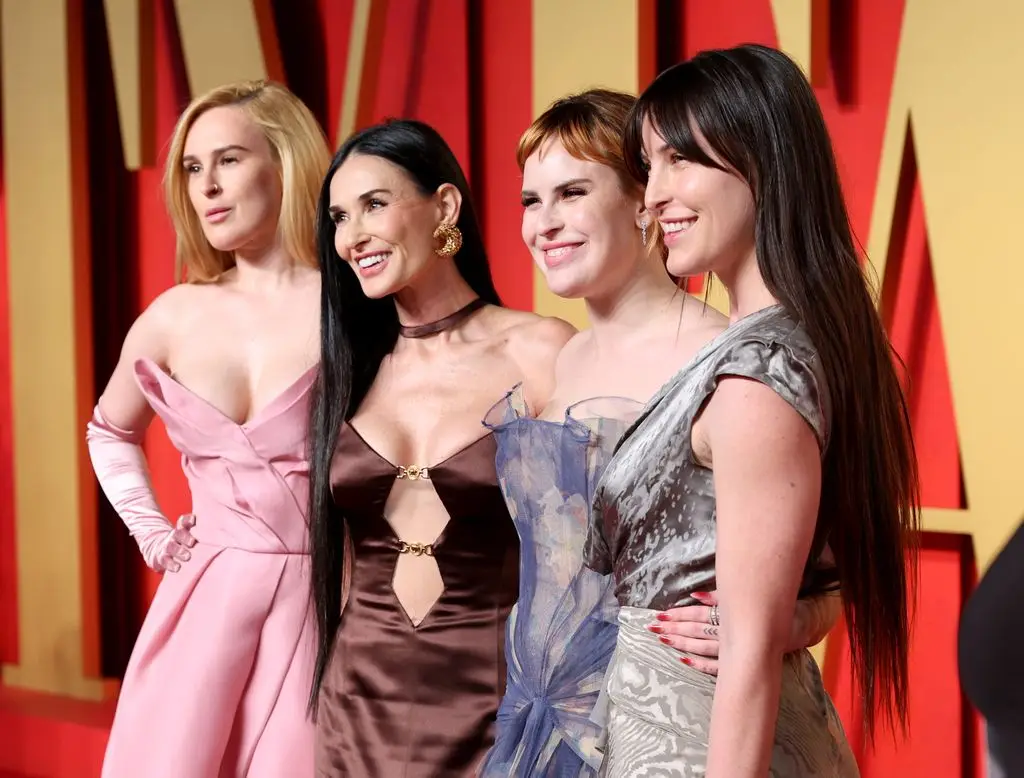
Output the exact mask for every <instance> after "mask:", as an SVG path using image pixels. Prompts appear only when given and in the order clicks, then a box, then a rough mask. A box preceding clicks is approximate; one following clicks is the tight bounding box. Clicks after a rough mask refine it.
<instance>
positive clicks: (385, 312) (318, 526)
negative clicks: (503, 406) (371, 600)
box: [309, 119, 501, 715]
mask: <svg viewBox="0 0 1024 778" xmlns="http://www.w3.org/2000/svg"><path fill="white" fill-rule="evenodd" d="M353 154H362V155H367V156H373V157H380V158H381V159H385V160H387V161H388V162H391V163H392V164H394V165H397V166H398V167H400V168H402V169H403V170H404V171H405V173H406V174H407V175H408V176H409V178H410V180H412V182H413V183H414V184H415V185H416V187H417V189H418V190H419V191H420V192H421V193H422V194H423V196H424V197H429V196H431V195H433V194H434V193H435V192H437V190H438V187H440V186H441V185H442V184H451V185H453V186H455V187H456V188H457V189H458V190H459V192H460V193H461V194H462V208H461V210H460V212H459V220H458V222H457V223H456V224H457V226H458V228H459V230H461V232H462V248H461V249H460V250H459V253H458V254H456V255H455V266H456V268H457V269H458V271H459V273H460V275H461V276H462V278H463V279H465V281H466V283H467V284H469V286H470V287H471V288H472V289H473V291H474V292H476V294H477V295H478V296H479V297H480V298H481V299H482V300H484V301H485V302H488V303H492V304H494V305H501V300H500V298H499V297H498V292H497V291H496V290H495V288H494V281H493V279H492V278H491V271H490V266H489V264H488V261H487V252H486V251H485V250H484V244H483V238H482V237H481V234H480V225H479V223H478V222H477V217H476V211H475V209H474V208H473V200H472V198H471V196H470V191H469V184H468V183H467V181H466V176H465V174H464V173H463V172H462V168H461V167H460V166H459V163H458V160H457V159H456V158H455V154H453V153H452V150H451V149H450V148H449V147H448V144H447V143H445V141H444V139H443V138H442V137H441V136H440V134H439V133H438V132H437V131H436V130H435V129H434V128H432V127H430V126H429V125H427V124H424V123H423V122H418V121H413V120H409V119H396V120H391V121H387V122H384V123H383V124H378V125H375V126H373V127H368V128H366V129H365V130H361V131H360V132H358V133H356V134H355V135H353V136H352V137H351V138H349V139H348V140H347V141H346V142H345V143H344V145H343V146H342V147H341V148H340V149H339V150H338V153H337V154H335V155H334V159H333V160H332V161H331V166H330V168H329V169H328V171H327V176H326V178H325V179H324V183H323V186H322V187H321V190H320V199H319V201H318V204H317V214H316V238H317V252H318V255H319V261H320V274H321V285H322V288H321V293H320V372H319V377H318V378H317V381H316V383H315V385H314V387H313V390H312V392H313V394H312V398H311V409H310V424H309V459H310V492H309V530H310V554H311V565H312V599H313V609H314V612H315V614H316V625H317V655H316V666H315V670H314V675H313V687H312V690H311V696H310V709H311V711H312V712H313V714H314V715H315V713H316V701H317V697H318V696H319V693H320V687H321V685H322V683H323V679H324V673H325V672H326V670H327V665H328V662H329V660H330V656H331V649H332V647H333V645H334V638H335V634H336V633H337V631H338V624H339V621H340V618H341V587H342V577H343V574H344V569H343V567H344V538H345V521H346V518H345V516H344V514H343V512H342V511H340V510H338V508H337V506H335V504H334V501H333V499H332V497H331V462H332V460H333V458H334V451H335V447H336V445H337V441H338V433H339V432H340V431H341V426H342V424H343V423H344V422H345V421H347V420H348V419H350V418H351V417H352V416H353V414H355V412H356V411H357V410H358V408H359V406H360V404H361V403H362V401H363V398H365V397H366V393H367V392H368V391H369V390H370V387H371V386H372V385H373V382H374V380H375V379H376V377H377V372H378V370H379V369H380V365H381V362H382V361H383V359H384V357H386V356H387V355H388V354H390V353H391V352H392V351H393V350H394V347H395V343H396V342H397V340H398V311H397V309H396V308H395V303H394V300H393V299H392V298H390V297H387V298H382V299H379V300H372V299H370V298H368V297H366V296H365V295H364V294H363V291H362V289H361V287H360V285H359V280H358V279H357V278H356V276H355V273H353V272H352V270H351V269H350V268H348V267H346V266H344V264H343V263H342V261H341V259H340V258H339V257H338V254H337V252H336V251H335V248H334V232H335V226H334V223H333V221H332V219H331V216H330V212H329V208H330V205H331V200H330V198H331V194H330V187H331V181H332V179H333V178H334V175H335V173H336V172H337V171H338V168H340V167H341V165H342V164H343V163H344V162H345V160H347V159H348V158H349V157H350V156H352V155H353Z"/></svg>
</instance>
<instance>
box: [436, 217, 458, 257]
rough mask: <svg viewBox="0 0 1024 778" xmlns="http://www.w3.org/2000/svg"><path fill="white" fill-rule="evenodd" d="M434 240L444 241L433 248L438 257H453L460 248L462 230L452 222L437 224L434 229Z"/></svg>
mask: <svg viewBox="0 0 1024 778" xmlns="http://www.w3.org/2000/svg"><path fill="white" fill-rule="evenodd" d="M434 240H438V241H444V243H442V244H441V247H440V248H437V249H434V252H435V253H436V254H437V255H438V256H439V257H454V256H455V255H456V254H458V253H459V249H461V248H462V231H461V230H460V229H459V228H458V227H456V226H455V225H454V224H439V225H438V226H437V229H436V230H434Z"/></svg>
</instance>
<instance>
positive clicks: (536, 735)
mask: <svg viewBox="0 0 1024 778" xmlns="http://www.w3.org/2000/svg"><path fill="white" fill-rule="evenodd" d="M641 407H642V406H641V405H640V403H636V402H634V401H631V400H625V399H617V398H596V399H593V400H586V401H584V402H582V403H577V404H576V405H574V406H572V407H570V408H569V409H568V410H567V411H566V414H565V418H564V420H563V421H561V422H558V421H547V420H544V419H536V418H532V417H531V416H529V414H528V412H527V410H526V404H525V402H524V400H523V396H522V392H521V390H520V388H519V387H517V388H516V389H514V390H512V391H511V392H510V393H509V394H508V395H507V396H506V397H505V398H504V399H503V400H502V401H501V402H500V403H498V404H497V405H495V406H494V408H492V409H491V411H490V413H489V414H488V416H487V418H486V419H485V420H484V424H485V425H486V426H487V427H488V428H490V429H491V430H492V432H493V433H494V435H495V438H496V442H497V461H496V465H497V471H498V481H499V484H500V486H501V489H502V491H503V493H504V496H505V501H506V503H507V504H508V508H509V512H510V513H511V515H512V519H513V521H514V522H515V524H516V527H517V529H518V531H519V538H520V575H519V581H520V583H519V601H518V603H517V605H516V607H515V608H514V609H513V611H512V614H511V615H510V617H509V619H508V623H507V634H506V641H505V654H506V660H507V664H508V680H507V686H506V690H505V697H504V699H503V700H502V703H501V707H500V708H499V711H498V728H497V737H496V740H495V745H494V748H493V749H492V750H491V752H490V753H489V754H488V756H487V758H486V760H485V762H484V765H483V768H482V772H481V775H482V776H485V777H487V778H491V777H496V776H502V778H505V777H506V776H524V777H525V776H531V777H533V778H575V777H576V776H596V775H597V770H598V768H599V767H600V763H601V753H600V752H599V751H598V749H597V745H598V743H599V742H600V737H601V734H602V721H601V719H602V716H601V706H600V705H599V699H603V698H602V690H603V687H604V674H605V670H606V668H607V667H608V662H609V660H610V659H611V655H612V651H613V650H614V648H615V640H616V636H617V626H616V615H617V609H618V605H617V603H616V601H615V597H614V593H613V590H612V580H611V577H610V576H604V575H600V574H598V573H595V572H594V571H593V570H590V569H589V568H587V567H585V566H584V565H583V543H584V541H585V539H586V537H587V533H588V529H589V525H590V505H591V498H592V496H593V492H594V488H595V487H596V485H597V482H598V480H599V478H600V476H601V474H602V472H603V471H604V467H605V465H606V464H607V462H608V460H609V459H610V457H611V453H612V450H613V448H614V446H615V443H616V442H617V441H618V439H619V437H620V436H621V435H622V433H623V432H624V431H625V429H626V427H627V426H628V424H629V423H630V422H631V421H632V420H633V419H634V418H635V417H636V416H637V415H638V413H639V411H640V409H641Z"/></svg>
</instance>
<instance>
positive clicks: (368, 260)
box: [359, 251, 388, 270]
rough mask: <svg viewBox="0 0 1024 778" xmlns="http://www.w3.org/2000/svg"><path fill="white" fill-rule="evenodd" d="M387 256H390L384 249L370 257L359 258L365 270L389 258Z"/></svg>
mask: <svg viewBox="0 0 1024 778" xmlns="http://www.w3.org/2000/svg"><path fill="white" fill-rule="evenodd" d="M387 256H388V252H386V251H382V252H381V253H379V254H371V255H370V256H368V257H362V258H361V259H360V260H359V267H361V268H363V269H364V270H365V269H366V268H368V267H373V266H374V265H379V264H380V263H381V262H383V261H384V260H385V259H387Z"/></svg>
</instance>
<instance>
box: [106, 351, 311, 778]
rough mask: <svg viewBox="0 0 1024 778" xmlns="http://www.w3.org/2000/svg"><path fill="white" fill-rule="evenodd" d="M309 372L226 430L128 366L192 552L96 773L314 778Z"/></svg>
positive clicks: (125, 694) (175, 391) (154, 613)
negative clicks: (167, 463) (183, 491)
mask: <svg viewBox="0 0 1024 778" xmlns="http://www.w3.org/2000/svg"><path fill="white" fill-rule="evenodd" d="M315 375H316V370H315V369H312V370H310V371H309V372H307V373H306V374H304V375H303V376H302V377H301V378H299V379H298V381H296V382H295V383H294V384H293V385H292V386H291V387H289V388H288V389H286V390H285V391H284V392H283V393H282V394H281V395H280V396H279V397H278V398H277V399H275V400H274V401H273V402H271V403H270V405H268V406H267V407H266V408H264V409H263V410H262V411H260V413H259V414H258V415H257V416H256V417H255V418H253V419H252V420H251V421H249V422H247V423H245V424H242V425H238V424H236V423H234V422H233V421H231V420H230V419H228V418H227V417H226V416H224V414H222V413H221V412H220V411H219V410H217V409H216V408H214V407H213V406H212V405H210V404H209V403H207V402H206V401H204V400H202V399H200V398H199V397H197V396H196V395H195V394H193V393H192V392H190V391H189V390H188V389H186V388H185V387H184V386H182V385H181V384H179V383H177V382H176V381H175V380H174V379H172V378H171V377H170V376H168V375H167V374H166V373H165V372H164V371H163V370H161V369H160V368H159V367H158V366H157V365H156V364H155V363H153V362H149V361H145V360H140V361H138V362H136V363H135V376H136V379H137V381H138V383H139V386H140V387H141V388H142V392H143V394H144V395H145V396H146V399H147V400H148V401H149V403H150V404H151V405H152V406H153V409H154V410H155V411H156V412H157V413H158V414H159V415H160V417H161V418H162V419H163V421H164V424H165V425H166V427H167V432H168V435H169V436H170V439H171V441H172V442H173V443H174V445H175V447H177V449H178V450H179V451H180V452H181V462H182V468H183V469H184V471H185V474H186V476H187V477H188V481H189V486H190V488H191V492H192V505H193V513H194V514H195V517H196V526H195V528H194V529H193V531H192V534H193V536H194V537H195V538H196V540H197V543H196V545H195V547H194V548H193V549H192V558H191V559H190V560H189V561H188V562H186V563H184V564H183V565H182V566H181V570H180V571H178V572H177V573H168V574H166V575H165V576H164V577H163V580H162V581H161V582H160V586H159V588H158V589H157V592H156V596H155V597H154V599H153V603H152V605H151V606H150V609H149V613H148V614H147V616H146V620H145V623H144V624H143V626H142V630H141V632H140V633H139V638H138V641H137V642H136V644H135V649H134V651H133V652H132V658H131V661H130V662H129V664H128V669H127V671H126V673H125V677H124V684H123V685H122V687H121V696H120V698H119V700H118V704H117V713H116V714H115V716H114V725H113V728H112V730H111V733H110V741H109V743H108V745H107V753H106V758H105V760H104V763H103V776H104V778H172V777H173V778H228V777H229V776H230V777H232V778H233V777H235V776H248V777H249V778H281V777H282V776H298V777H301V776H306V775H312V774H313V737H314V729H313V725H312V723H311V722H310V721H309V719H308V717H307V715H306V700H307V697H308V694H309V688H310V681H311V678H312V667H313V656H314V644H313V623H312V618H311V612H310V609H309V556H308V548H307V545H308V544H307V534H308V533H307V528H306V501H307V496H308V494H309V475H308V465H307V463H306V459H305V431H306V415H307V411H308V404H309V402H308V395H309V389H310V387H311V386H312V384H313V380H314V378H315Z"/></svg>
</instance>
